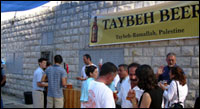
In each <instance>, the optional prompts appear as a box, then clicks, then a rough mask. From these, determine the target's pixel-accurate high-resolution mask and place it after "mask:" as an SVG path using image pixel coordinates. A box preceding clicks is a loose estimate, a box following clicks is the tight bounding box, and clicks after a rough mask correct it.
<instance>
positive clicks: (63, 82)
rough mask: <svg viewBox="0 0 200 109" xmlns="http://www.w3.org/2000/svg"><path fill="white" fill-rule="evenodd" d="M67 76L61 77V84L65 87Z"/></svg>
mask: <svg viewBox="0 0 200 109" xmlns="http://www.w3.org/2000/svg"><path fill="white" fill-rule="evenodd" d="M66 79H67V78H62V86H63V87H66V86H67V80H66Z"/></svg>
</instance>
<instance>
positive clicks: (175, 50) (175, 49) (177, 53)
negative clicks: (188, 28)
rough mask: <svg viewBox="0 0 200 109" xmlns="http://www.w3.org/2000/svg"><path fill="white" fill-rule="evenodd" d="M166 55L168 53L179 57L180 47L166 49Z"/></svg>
mask: <svg viewBox="0 0 200 109" xmlns="http://www.w3.org/2000/svg"><path fill="white" fill-rule="evenodd" d="M166 50H167V51H166V53H167V54H168V53H170V52H173V53H175V54H176V56H180V55H181V48H180V47H167V48H166Z"/></svg>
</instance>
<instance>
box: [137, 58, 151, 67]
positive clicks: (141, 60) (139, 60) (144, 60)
mask: <svg viewBox="0 0 200 109" xmlns="http://www.w3.org/2000/svg"><path fill="white" fill-rule="evenodd" d="M133 62H137V63H139V64H141V65H142V64H147V65H150V66H151V57H133Z"/></svg>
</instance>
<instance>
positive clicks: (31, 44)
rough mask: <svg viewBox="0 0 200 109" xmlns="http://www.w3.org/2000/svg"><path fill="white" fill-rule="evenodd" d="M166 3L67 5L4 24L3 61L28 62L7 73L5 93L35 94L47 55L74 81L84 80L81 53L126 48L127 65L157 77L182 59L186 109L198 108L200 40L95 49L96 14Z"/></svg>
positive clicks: (21, 95)
mask: <svg viewBox="0 0 200 109" xmlns="http://www.w3.org/2000/svg"><path fill="white" fill-rule="evenodd" d="M161 3H165V2H164V1H96V2H94V1H66V2H62V4H61V5H60V6H57V7H54V8H52V9H48V10H43V11H41V12H37V13H30V14H28V15H25V16H21V17H18V18H16V19H15V22H14V24H12V23H11V22H12V20H6V21H3V22H1V58H3V59H5V60H8V59H6V58H9V56H10V55H12V54H13V53H16V54H19V55H21V56H22V57H23V59H22V61H23V64H22V66H23V67H22V68H23V70H22V73H11V72H8V71H7V72H6V76H7V84H6V86H5V87H4V88H2V89H3V92H5V93H9V94H13V95H16V96H18V97H21V98H22V97H23V92H25V91H31V90H32V78H33V72H34V70H35V69H36V68H37V67H38V64H37V60H38V58H40V56H41V52H42V51H52V52H53V55H55V54H61V55H62V56H63V58H64V62H66V63H68V64H69V69H70V74H69V75H68V76H69V80H68V81H70V82H71V83H73V85H75V86H76V85H77V81H76V80H74V79H73V77H76V76H77V75H78V72H79V71H78V68H79V50H84V49H85V50H88V49H91V50H92V49H109V48H124V62H125V63H126V64H130V63H131V62H138V63H140V64H149V65H151V66H152V67H153V68H154V70H155V71H156V70H157V68H158V67H159V66H160V65H166V61H165V56H166V54H167V53H168V52H175V53H176V54H177V64H178V65H180V66H181V67H182V68H183V69H184V71H185V72H186V75H187V84H188V86H189V93H188V96H187V100H186V101H185V107H193V105H194V101H195V98H196V97H197V96H199V38H193V39H179V40H166V41H156V42H143V43H134V44H119V45H106V46H97V47H89V46H88V43H89V32H90V19H91V16H92V15H94V14H106V13H113V12H120V11H126V10H132V9H136V8H143V7H148V6H154V5H157V4H161ZM47 33H52V34H53V38H54V39H53V43H52V44H43V41H44V40H43V38H44V37H46V36H47V35H48V34H47Z"/></svg>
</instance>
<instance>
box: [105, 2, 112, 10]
mask: <svg viewBox="0 0 200 109" xmlns="http://www.w3.org/2000/svg"><path fill="white" fill-rule="evenodd" d="M111 6H113V1H105V7H107V8H108V7H111Z"/></svg>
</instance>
